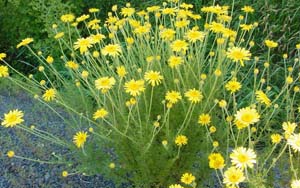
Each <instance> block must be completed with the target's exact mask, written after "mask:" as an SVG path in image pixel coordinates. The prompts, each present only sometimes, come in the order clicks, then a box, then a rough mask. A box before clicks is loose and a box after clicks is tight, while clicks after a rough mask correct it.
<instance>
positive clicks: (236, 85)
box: [225, 78, 242, 93]
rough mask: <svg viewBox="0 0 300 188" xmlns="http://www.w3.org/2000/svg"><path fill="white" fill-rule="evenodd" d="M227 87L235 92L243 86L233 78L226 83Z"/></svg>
mask: <svg viewBox="0 0 300 188" xmlns="http://www.w3.org/2000/svg"><path fill="white" fill-rule="evenodd" d="M225 88H226V90H227V91H230V92H231V93H235V92H237V91H239V90H240V89H241V88H242V84H241V83H240V82H238V81H237V80H236V78H233V79H232V80H230V81H229V82H227V84H226V85H225Z"/></svg>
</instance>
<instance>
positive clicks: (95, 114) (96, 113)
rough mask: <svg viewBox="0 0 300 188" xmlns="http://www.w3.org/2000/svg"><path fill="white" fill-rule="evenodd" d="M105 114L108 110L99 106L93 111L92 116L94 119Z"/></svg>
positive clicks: (103, 116)
mask: <svg viewBox="0 0 300 188" xmlns="http://www.w3.org/2000/svg"><path fill="white" fill-rule="evenodd" d="M107 115H108V112H107V111H106V110H105V109H104V108H100V109H98V110H97V111H96V112H95V113H94V115H93V118H94V120H97V119H99V118H101V119H103V118H105V117H106V116H107Z"/></svg>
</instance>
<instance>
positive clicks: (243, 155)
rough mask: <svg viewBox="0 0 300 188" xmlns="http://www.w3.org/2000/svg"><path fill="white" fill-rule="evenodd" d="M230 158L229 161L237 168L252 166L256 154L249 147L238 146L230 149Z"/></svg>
mask: <svg viewBox="0 0 300 188" xmlns="http://www.w3.org/2000/svg"><path fill="white" fill-rule="evenodd" d="M230 159H231V163H232V164H233V165H235V167H237V168H240V169H245V168H247V167H249V168H253V164H255V163H256V154H255V152H254V151H253V150H252V149H250V148H248V149H246V148H244V147H238V148H236V149H234V150H233V151H232V153H231V154H230Z"/></svg>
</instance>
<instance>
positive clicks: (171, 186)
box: [169, 184, 184, 188]
mask: <svg viewBox="0 0 300 188" xmlns="http://www.w3.org/2000/svg"><path fill="white" fill-rule="evenodd" d="M169 188H184V187H182V186H181V185H180V184H172V185H170V186H169Z"/></svg>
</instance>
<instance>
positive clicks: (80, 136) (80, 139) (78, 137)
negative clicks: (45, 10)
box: [73, 131, 88, 148]
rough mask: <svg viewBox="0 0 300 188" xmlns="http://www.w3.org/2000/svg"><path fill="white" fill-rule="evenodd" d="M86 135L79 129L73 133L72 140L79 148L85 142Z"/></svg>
mask: <svg viewBox="0 0 300 188" xmlns="http://www.w3.org/2000/svg"><path fill="white" fill-rule="evenodd" d="M87 137H88V134H87V132H83V131H79V132H77V133H76V134H75V135H74V137H73V142H74V144H75V145H76V146H77V147H78V148H81V147H83V145H84V143H85V142H86V138H87Z"/></svg>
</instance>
